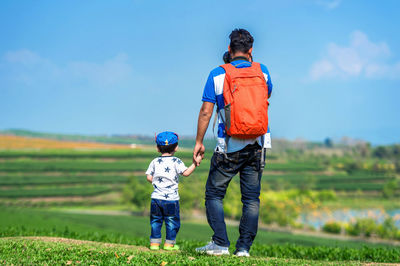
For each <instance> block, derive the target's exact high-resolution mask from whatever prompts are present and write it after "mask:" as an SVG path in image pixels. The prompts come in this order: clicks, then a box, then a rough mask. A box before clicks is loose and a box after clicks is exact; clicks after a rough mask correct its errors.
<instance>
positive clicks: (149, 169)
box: [146, 160, 155, 176]
mask: <svg viewBox="0 0 400 266" xmlns="http://www.w3.org/2000/svg"><path fill="white" fill-rule="evenodd" d="M154 172H155V169H154V160H153V161H151V163H150V165H149V168H147V171H146V175H151V176H154Z"/></svg>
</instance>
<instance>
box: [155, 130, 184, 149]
mask: <svg viewBox="0 0 400 266" xmlns="http://www.w3.org/2000/svg"><path fill="white" fill-rule="evenodd" d="M178 139H179V138H178V134H176V133H174V132H171V131H164V132H161V133H160V134H158V135H157V137H156V143H157V145H160V146H166V145H171V144H175V143H178Z"/></svg>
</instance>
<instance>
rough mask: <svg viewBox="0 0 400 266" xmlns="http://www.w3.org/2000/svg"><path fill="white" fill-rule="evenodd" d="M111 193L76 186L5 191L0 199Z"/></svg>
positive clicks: (103, 187)
mask: <svg viewBox="0 0 400 266" xmlns="http://www.w3.org/2000/svg"><path fill="white" fill-rule="evenodd" d="M109 191H111V188H110V187H108V186H99V185H97V186H80V187H79V186H78V187H76V186H75V187H57V188H54V187H53V188H33V189H21V188H18V189H7V190H0V198H25V197H55V196H93V195H98V194H101V193H106V192H109Z"/></svg>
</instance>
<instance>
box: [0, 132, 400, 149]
mask: <svg viewBox="0 0 400 266" xmlns="http://www.w3.org/2000/svg"><path fill="white" fill-rule="evenodd" d="M7 131H14V132H12V133H11V134H15V131H23V132H26V133H27V134H28V135H29V134H30V133H32V134H49V135H63V136H81V137H107V138H112V137H143V138H149V139H151V138H154V136H153V135H150V134H141V133H111V134H101V133H99V134H83V133H60V132H51V131H48V132H47V131H46V132H44V131H33V130H29V129H22V128H8V129H0V135H2V134H4V133H5V132H6V133H7ZM16 136H17V134H16ZM22 136H23V135H22ZM179 136H180V137H182V138H183V139H195V138H196V135H179ZM31 137H35V136H31ZM38 138H46V137H44V136H38ZM204 139H205V140H216V138H215V137H214V136H212V135H210V134H207V135H206V136H205V137H204ZM273 139H275V140H277V141H288V142H309V143H324V142H325V141H326V140H327V139H329V140H330V141H332V142H333V144H345V145H350V146H351V145H353V144H358V143H365V144H370V145H371V146H373V147H378V146H392V145H399V144H400V143H398V142H394V143H388V144H376V143H371V142H368V141H366V140H364V139H357V138H351V137H349V136H342V137H341V138H336V139H334V138H330V137H326V138H324V139H321V140H310V139H303V138H294V139H290V138H282V137H279V136H277V137H274V138H273Z"/></svg>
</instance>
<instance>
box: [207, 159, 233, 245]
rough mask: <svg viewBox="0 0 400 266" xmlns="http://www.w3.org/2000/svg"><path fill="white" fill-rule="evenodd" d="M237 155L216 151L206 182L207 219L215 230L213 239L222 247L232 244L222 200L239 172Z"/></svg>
mask: <svg viewBox="0 0 400 266" xmlns="http://www.w3.org/2000/svg"><path fill="white" fill-rule="evenodd" d="M235 157H236V155H235V153H233V154H229V158H228V157H225V155H224V154H219V153H214V155H213V157H212V158H211V165H210V172H209V175H208V179H207V184H206V214H207V221H208V223H209V225H210V227H211V228H212V230H213V231H214V235H213V236H212V240H213V241H214V243H215V244H217V245H218V246H222V247H229V245H230V243H229V239H228V235H227V233H226V225H225V219H224V208H223V204H222V200H223V198H224V197H225V193H226V189H227V187H228V185H229V182H230V181H231V180H232V177H233V176H235V175H236V174H237V172H238V165H237V161H236V160H235Z"/></svg>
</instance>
